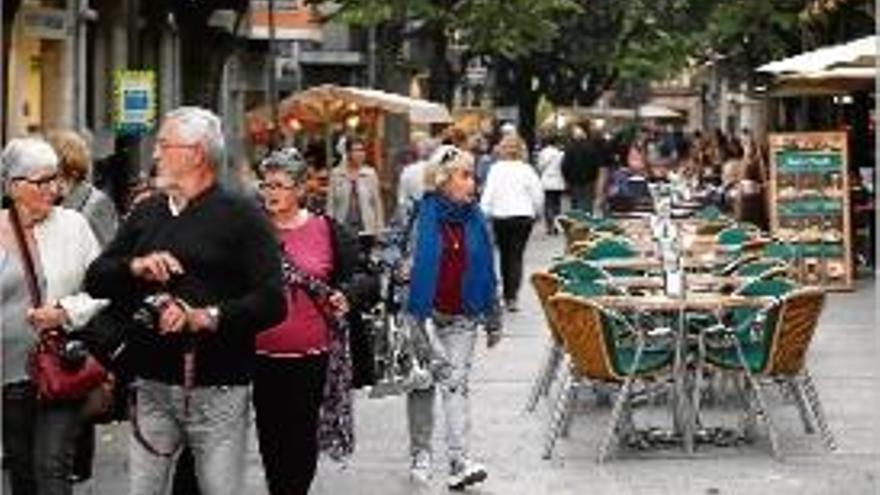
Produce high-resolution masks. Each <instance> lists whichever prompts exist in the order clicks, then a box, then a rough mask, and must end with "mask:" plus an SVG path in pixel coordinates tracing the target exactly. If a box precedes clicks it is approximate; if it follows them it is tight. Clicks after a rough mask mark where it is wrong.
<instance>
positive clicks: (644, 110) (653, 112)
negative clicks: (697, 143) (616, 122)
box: [574, 103, 683, 119]
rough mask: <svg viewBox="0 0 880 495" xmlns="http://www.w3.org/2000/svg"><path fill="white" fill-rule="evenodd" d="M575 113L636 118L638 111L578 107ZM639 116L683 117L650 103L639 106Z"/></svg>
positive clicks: (603, 116) (589, 115)
mask: <svg viewBox="0 0 880 495" xmlns="http://www.w3.org/2000/svg"><path fill="white" fill-rule="evenodd" d="M574 113H575V114H577V115H580V116H584V117H593V118H606V119H634V118H635V117H636V111H635V110H634V109H632V108H616V107H587V108H578V109H576V110H574ZM638 116H639V118H642V119H681V118H683V116H682V114H681V113H679V112H677V111H675V110H673V109H671V108H669V107H666V106H663V105H658V104H654V103H649V104H646V105H642V106H640V107H639V110H638Z"/></svg>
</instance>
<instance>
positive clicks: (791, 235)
mask: <svg viewBox="0 0 880 495" xmlns="http://www.w3.org/2000/svg"><path fill="white" fill-rule="evenodd" d="M769 141H770V195H769V200H770V228H771V232H772V234H773V237H774V238H776V239H778V240H781V241H783V242H786V243H790V245H791V247H792V249H791V250H790V252H791V259H790V261H791V263H792V275H793V276H794V277H795V278H796V279H797V280H798V281H800V282H801V283H804V284H809V285H818V286H822V287H825V288H827V289H832V290H850V289H852V281H853V273H852V271H853V270H852V250H851V249H850V244H851V239H852V237H851V225H850V213H849V212H850V198H849V174H848V167H847V135H846V133H844V132H803V133H791V134H770V136H769Z"/></svg>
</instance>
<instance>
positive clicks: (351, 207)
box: [327, 138, 385, 239]
mask: <svg viewBox="0 0 880 495" xmlns="http://www.w3.org/2000/svg"><path fill="white" fill-rule="evenodd" d="M366 159H367V152H366V148H365V146H364V142H363V141H362V140H360V139H358V138H348V139H347V140H346V142H345V157H344V158H343V160H342V162H341V163H340V164H339V165H338V166H337V167H336V168H334V169H333V170H332V171H331V172H330V189H329V191H328V195H327V213H328V214H329V215H330V216H331V217H333V218H334V219H335V220H336V221H337V222H339V223H341V224H342V225H344V226H345V227H347V228H348V229H350V230H351V231H352V232H357V233H358V234H359V235H360V236H361V237H362V238H366V239H372V238H374V237H375V236H376V234H378V233H379V231H380V230H382V228H383V227H384V226H385V214H384V211H383V207H382V197H381V194H380V190H379V177H378V176H377V175H376V170H375V169H374V168H373V167H371V166H369V165H367V163H366Z"/></svg>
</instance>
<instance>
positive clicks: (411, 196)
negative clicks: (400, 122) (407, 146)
mask: <svg viewBox="0 0 880 495" xmlns="http://www.w3.org/2000/svg"><path fill="white" fill-rule="evenodd" d="M437 146H438V142H437V140H435V139H433V138H431V137H430V136H427V135H422V136H416V139H415V141H414V142H413V147H414V149H415V161H413V162H412V163H410V164H407V165H406V167H404V169H403V172H401V174H400V183H399V185H398V187H397V216H398V218H406V215H407V214H408V212H410V211H411V210H412V208H413V205H414V204H415V203H417V202H418V201H419V200H420V199H422V195H423V194H424V192H425V169H426V168H427V166H428V159H429V158H430V157H431V154H432V153H433V152H434V150H435V149H437Z"/></svg>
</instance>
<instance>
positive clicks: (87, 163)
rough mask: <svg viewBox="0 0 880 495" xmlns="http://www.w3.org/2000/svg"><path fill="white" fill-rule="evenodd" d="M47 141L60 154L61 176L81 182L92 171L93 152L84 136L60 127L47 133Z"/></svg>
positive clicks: (59, 169)
mask: <svg viewBox="0 0 880 495" xmlns="http://www.w3.org/2000/svg"><path fill="white" fill-rule="evenodd" d="M46 141H48V142H49V144H50V145H51V146H52V148H53V149H54V150H55V153H56V154H57V155H58V171H59V173H60V174H61V177H63V178H65V179H69V180H72V181H74V182H81V181H84V180H86V179H88V177H89V175H90V174H91V172H92V153H91V152H90V151H89V145H88V143H86V140H85V139H83V137H82V136H80V135H79V134H77V133H76V132H74V131H71V130H67V129H58V130H54V131H50V132H49V133H47V134H46Z"/></svg>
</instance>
